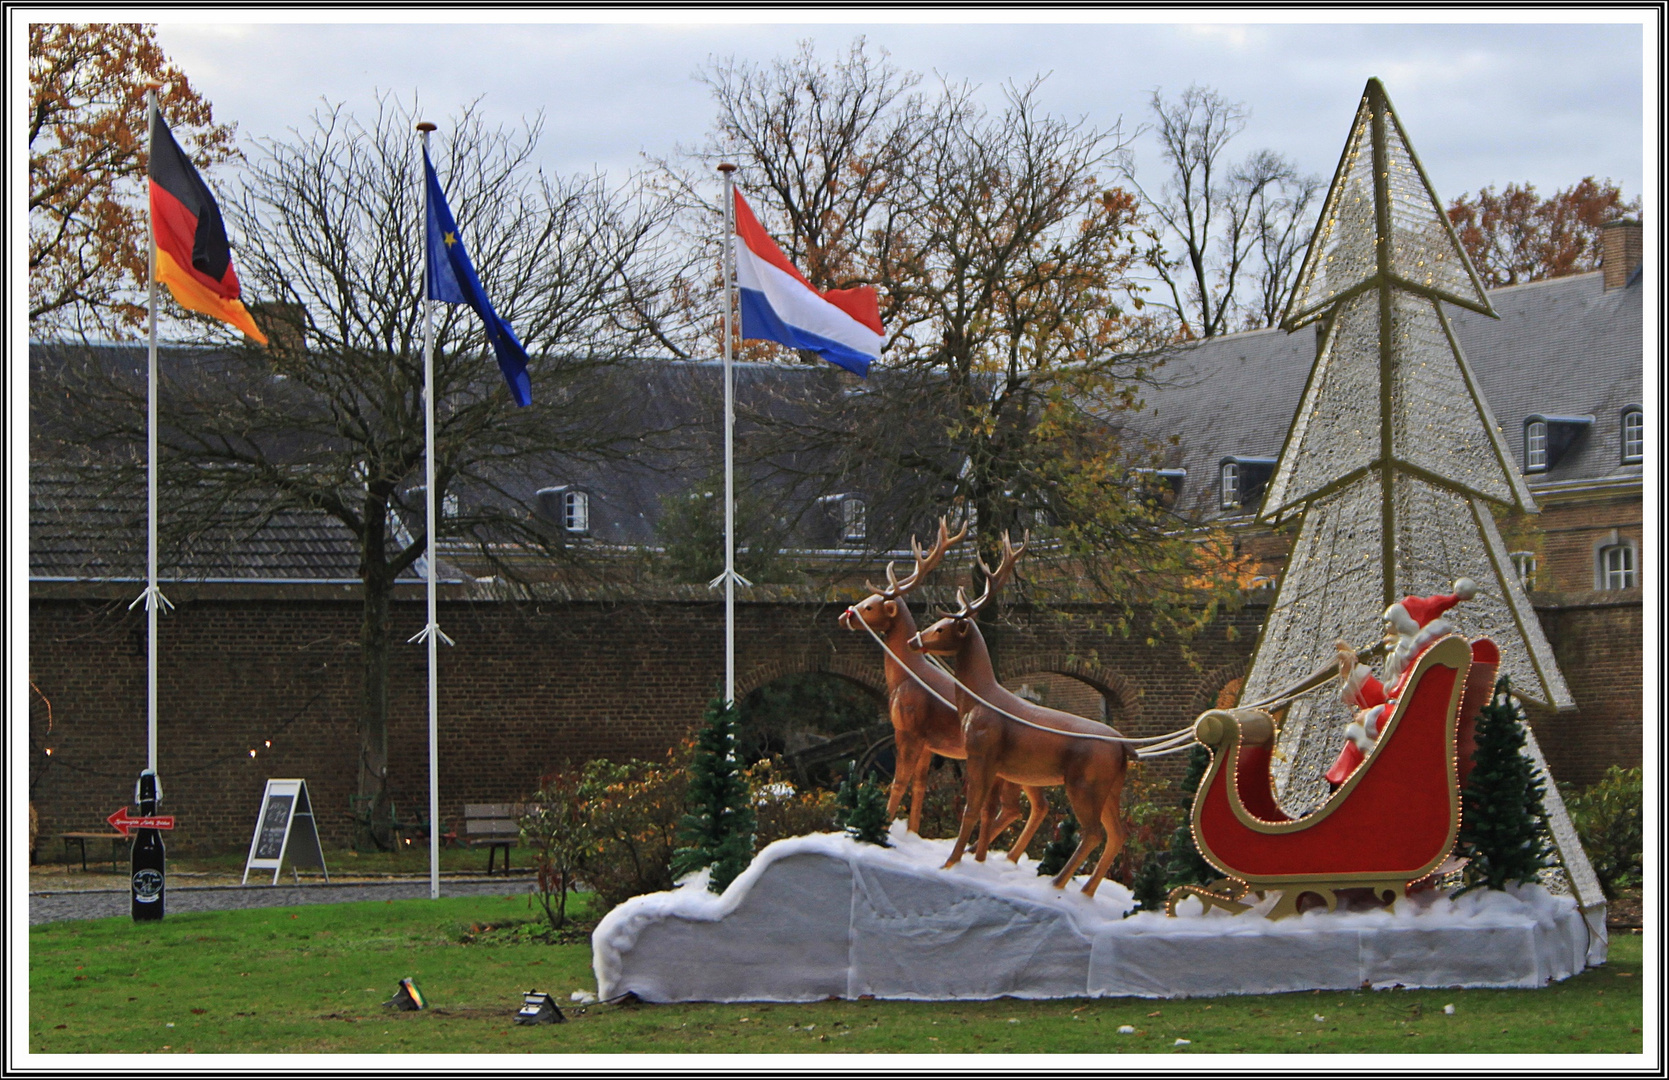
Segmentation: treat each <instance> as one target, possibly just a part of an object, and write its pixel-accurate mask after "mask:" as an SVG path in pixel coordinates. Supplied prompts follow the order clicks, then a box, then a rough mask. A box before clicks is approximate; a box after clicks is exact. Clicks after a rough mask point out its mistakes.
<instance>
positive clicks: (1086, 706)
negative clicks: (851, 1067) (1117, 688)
mask: <svg viewBox="0 0 1669 1080" xmlns="http://www.w3.org/2000/svg"><path fill="white" fill-rule="evenodd" d="M1003 686H1004V687H1005V688H1006V689H1007V690H1008V691H1009V692H1010V693H1013V694H1015V695H1017V696H1019V697H1022V698H1025V699H1026V700H1027V701H1030V702H1033V703H1034V704H1037V705H1042V706H1044V707H1045V708H1049V709H1059V710H1060V711H1062V712H1069V713H1072V714H1073V715H1075V716H1086V717H1088V718H1089V719H1091V720H1099V721H1101V722H1102V723H1103V724H1111V725H1112V726H1114V727H1118V725H1119V722H1120V721H1121V720H1128V719H1129V717H1126V716H1122V715H1121V713H1122V712H1123V710H1122V709H1120V707H1119V703H1118V701H1117V700H1115V699H1113V698H1111V697H1110V696H1109V695H1108V694H1107V693H1106V692H1105V691H1104V690H1103V689H1102V688H1101V687H1099V686H1097V685H1095V684H1094V683H1092V682H1089V681H1088V680H1086V679H1080V678H1078V677H1077V676H1074V675H1065V674H1062V673H1060V672H1058V671H1034V672H1030V673H1028V674H1024V675H1020V676H1017V677H1015V678H1012V679H1005V680H1004V681H1003Z"/></svg>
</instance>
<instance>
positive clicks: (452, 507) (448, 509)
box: [440, 491, 459, 518]
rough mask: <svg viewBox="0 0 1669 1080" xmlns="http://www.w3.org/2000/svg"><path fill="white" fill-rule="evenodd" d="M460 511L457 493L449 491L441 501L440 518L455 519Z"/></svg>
mask: <svg viewBox="0 0 1669 1080" xmlns="http://www.w3.org/2000/svg"><path fill="white" fill-rule="evenodd" d="M458 509H459V504H458V496H457V493H456V492H451V491H448V492H447V493H446V494H445V495H443V496H441V500H440V516H441V517H449V518H455V517H457V516H458Z"/></svg>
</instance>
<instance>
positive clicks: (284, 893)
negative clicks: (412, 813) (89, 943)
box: [29, 877, 533, 926]
mask: <svg viewBox="0 0 1669 1080" xmlns="http://www.w3.org/2000/svg"><path fill="white" fill-rule="evenodd" d="M532 887H533V880H532V879H531V878H515V877H503V878H493V879H491V880H487V879H484V878H483V879H474V880H463V881H447V880H445V879H443V880H442V881H441V883H440V894H441V896H443V897H446V896H503V895H506V894H510V893H523V892H527V891H529V890H530V889H532ZM428 895H429V881H428V879H427V878H422V879H418V880H406V881H391V882H386V883H384V882H375V883H365V882H358V883H354V884H351V885H324V884H317V885H315V884H307V885H294V884H288V885H286V884H280V885H247V886H244V885H196V886H192V885H186V886H182V887H179V888H171V889H169V890H168V898H167V905H168V912H169V913H170V914H173V913H178V912H185V911H232V910H235V909H239V908H257V907H287V906H289V905H292V904H347V903H352V902H354V901H356V900H420V899H423V898H426V897H427V896H428ZM130 905H131V900H130V897H129V894H128V890H127V889H100V890H90V889H89V890H77V891H73V892H69V891H66V892H36V893H31V894H30V895H29V924H30V925H31V926H34V925H36V924H38V923H48V922H58V921H60V920H63V919H108V918H111V917H113V916H124V917H125V916H127V915H129V914H130Z"/></svg>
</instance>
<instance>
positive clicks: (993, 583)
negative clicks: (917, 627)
mask: <svg viewBox="0 0 1669 1080" xmlns="http://www.w3.org/2000/svg"><path fill="white" fill-rule="evenodd" d="M1031 542H1032V534H1031V533H1030V532H1027V533H1026V535H1025V537H1024V538H1022V539H1021V541H1020V546H1019V547H1018V548H1016V547H1015V546H1014V542H1013V541H1012V540H1010V539H1009V537H1008V533H1007V532H1006V531H1005V532H1004V533H1003V539H1002V545H1003V557H1002V558H1001V559H1000V560H998V562H997V569H996V570H995V571H994V572H993V571H992V569H991V568H990V567H989V566H986V565H985V560H984V559H980V560H978V562H979V568H980V569H981V570H983V571H985V591H984V592H983V593H981V594H980V597H979V599H978V600H975V601H974V602H973V604H972V605H969V604H968V602H967V601H966V600H963V601H962V607H963V608H964V609H965V610H964V611H963V612H962V614H961V615H959V616H958V617H960V618H971V617H973V616H975V615H977V614H979V612H980V609H981V608H983V607H985V605H986V604H988V603H990V601H991V597H992V595H993V594H994V593H995V592H996V591H997V590H998V589H1000V588H1002V587H1003V586H1004V585H1006V584H1007V583H1008V579H1009V578H1011V577H1013V576H1014V564H1015V563H1017V562H1019V561H1020V556H1022V555H1024V554H1025V553H1026V548H1028V547H1030V546H1031ZM960 598H961V597H960V594H958V599H960Z"/></svg>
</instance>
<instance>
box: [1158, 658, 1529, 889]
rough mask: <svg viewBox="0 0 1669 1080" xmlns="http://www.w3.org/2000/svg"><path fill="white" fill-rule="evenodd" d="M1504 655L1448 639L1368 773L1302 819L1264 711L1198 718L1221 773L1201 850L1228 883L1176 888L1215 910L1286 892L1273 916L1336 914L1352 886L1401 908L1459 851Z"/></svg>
mask: <svg viewBox="0 0 1669 1080" xmlns="http://www.w3.org/2000/svg"><path fill="white" fill-rule="evenodd" d="M1499 663H1500V652H1499V651H1498V650H1497V649H1496V647H1495V644H1494V642H1492V641H1490V640H1489V639H1488V638H1480V639H1478V640H1477V641H1476V642H1474V643H1472V645H1471V647H1470V648H1468V646H1467V643H1466V640H1465V639H1464V638H1462V637H1460V636H1459V635H1456V634H1450V635H1449V636H1448V637H1445V638H1443V639H1441V640H1439V641H1437V642H1436V643H1434V644H1433V645H1432V646H1431V647H1430V648H1429V649H1427V650H1426V651H1425V652H1424V653H1422V654H1421V656H1420V658H1419V660H1418V661H1417V662H1416V664H1415V667H1414V671H1413V673H1412V674H1411V675H1410V676H1409V681H1408V684H1407V687H1406V689H1405V690H1404V692H1403V695H1402V697H1401V698H1400V699H1399V700H1398V701H1397V706H1396V709H1395V711H1394V712H1393V713H1392V714H1391V718H1390V721H1389V722H1388V723H1385V724H1383V725H1381V729H1380V735H1379V738H1378V741H1377V742H1376V743H1375V744H1374V746H1373V749H1372V750H1371V751H1370V753H1369V754H1368V756H1367V759H1366V760H1365V761H1363V762H1362V764H1361V766H1360V767H1359V768H1357V770H1356V771H1355V772H1354V773H1352V774H1351V775H1350V777H1349V778H1348V779H1347V780H1345V782H1344V783H1343V784H1341V785H1340V786H1339V789H1338V790H1337V791H1335V792H1333V794H1332V795H1331V796H1330V797H1329V798H1328V799H1327V801H1326V802H1325V803H1323V804H1322V805H1321V806H1319V807H1317V808H1316V809H1315V810H1314V811H1312V812H1310V813H1308V814H1306V815H1304V816H1303V817H1301V818H1298V819H1293V818H1290V817H1288V816H1287V815H1286V814H1285V813H1283V812H1282V811H1281V809H1280V808H1279V807H1278V806H1277V805H1276V803H1275V797H1274V788H1273V785H1272V784H1271V782H1270V777H1269V759H1270V754H1271V752H1272V751H1273V750H1274V744H1275V724H1274V722H1273V720H1272V719H1271V718H1270V715H1269V714H1268V713H1266V712H1264V711H1262V710H1260V709H1213V710H1212V711H1210V712H1207V713H1204V714H1203V715H1201V716H1200V718H1199V719H1198V720H1196V721H1195V722H1194V734H1195V737H1196V738H1198V739H1199V741H1200V742H1202V743H1204V744H1206V746H1208V747H1210V749H1211V768H1210V769H1208V770H1207V772H1206V775H1205V778H1204V779H1203V780H1201V781H1200V787H1199V792H1198V794H1196V796H1195V798H1194V815H1193V829H1194V842H1195V844H1196V845H1197V846H1198V848H1199V851H1200V854H1201V855H1203V856H1204V857H1205V859H1206V861H1207V862H1209V863H1211V864H1212V865H1213V866H1215V867H1216V868H1217V869H1219V870H1221V871H1222V872H1223V873H1224V874H1225V875H1226V877H1225V878H1224V879H1223V880H1221V881H1218V882H1216V883H1214V884H1213V885H1211V886H1209V887H1206V888H1199V887H1195V886H1184V887H1183V888H1181V889H1176V890H1173V891H1172V893H1171V896H1170V901H1169V903H1168V904H1167V905H1166V906H1167V910H1168V911H1170V912H1171V913H1172V914H1175V912H1176V905H1177V903H1178V902H1179V901H1180V900H1182V899H1183V898H1184V897H1185V896H1188V895H1195V896H1198V897H1200V899H1201V900H1202V901H1204V902H1205V904H1206V906H1207V907H1213V906H1216V907H1223V908H1227V909H1228V910H1230V911H1235V912H1239V911H1247V910H1250V909H1251V906H1252V905H1250V904H1247V903H1242V902H1241V897H1243V896H1245V895H1246V894H1247V893H1249V892H1252V893H1256V894H1257V896H1258V897H1259V898H1260V899H1261V898H1262V896H1263V894H1264V892H1265V891H1267V890H1279V891H1280V893H1281V896H1280V899H1279V900H1278V901H1277V902H1276V903H1275V905H1274V907H1273V908H1271V909H1270V910H1269V912H1268V913H1267V914H1268V917H1269V918H1271V919H1279V918H1282V917H1284V916H1287V915H1292V914H1295V913H1296V912H1297V910H1298V900H1299V897H1300V896H1302V895H1304V894H1305V893H1313V894H1315V895H1317V896H1319V897H1320V898H1321V899H1322V900H1323V901H1325V903H1326V904H1327V908H1328V910H1329V911H1331V910H1333V909H1334V908H1335V907H1336V906H1337V904H1338V897H1337V893H1338V892H1339V891H1340V890H1344V889H1371V890H1372V891H1373V894H1374V895H1375V896H1376V897H1379V898H1380V899H1382V900H1384V901H1385V902H1387V903H1393V902H1395V900H1396V899H1397V898H1398V897H1400V896H1403V895H1404V894H1405V893H1406V892H1407V889H1408V887H1409V886H1410V885H1411V884H1413V883H1415V882H1417V881H1420V880H1421V879H1422V878H1425V877H1427V876H1428V875H1430V874H1431V873H1432V872H1433V871H1434V870H1435V869H1436V868H1437V867H1438V866H1439V865H1440V864H1441V863H1442V862H1443V861H1444V860H1445V859H1446V858H1448V856H1449V853H1450V851H1451V849H1452V848H1453V847H1454V843H1455V835H1456V833H1457V832H1458V830H1459V827H1460V792H1461V788H1462V786H1463V785H1464V783H1465V779H1466V774H1467V773H1469V772H1470V771H1471V765H1472V730H1473V724H1474V721H1475V719H1476V717H1477V714H1478V711H1479V710H1480V709H1481V708H1482V707H1483V706H1484V705H1485V704H1487V703H1488V701H1489V697H1490V694H1491V692H1492V691H1493V689H1494V682H1495V669H1496V667H1497V666H1498V665H1499Z"/></svg>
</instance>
